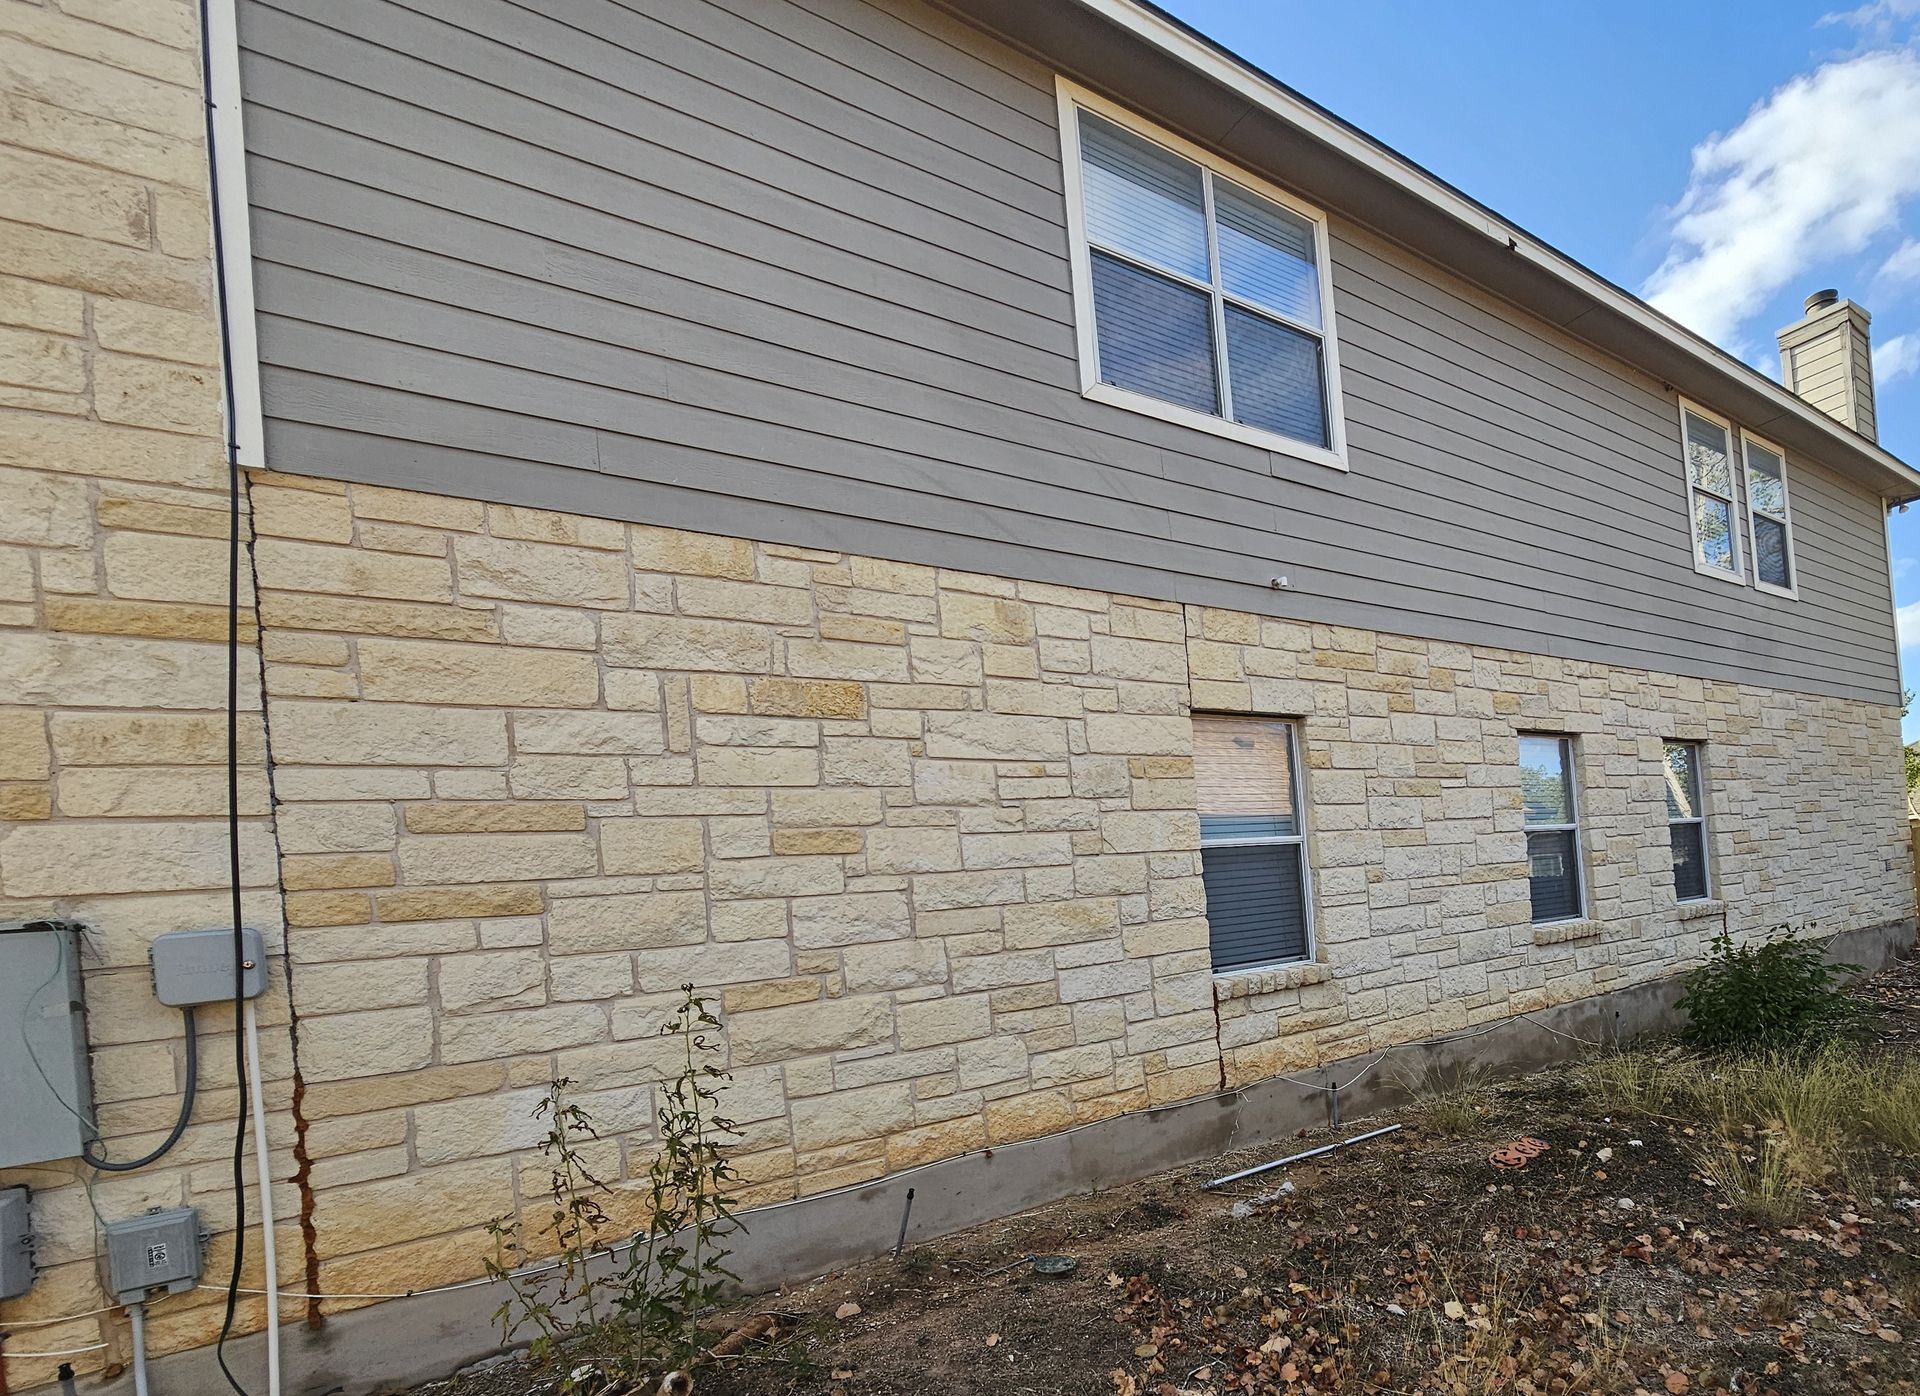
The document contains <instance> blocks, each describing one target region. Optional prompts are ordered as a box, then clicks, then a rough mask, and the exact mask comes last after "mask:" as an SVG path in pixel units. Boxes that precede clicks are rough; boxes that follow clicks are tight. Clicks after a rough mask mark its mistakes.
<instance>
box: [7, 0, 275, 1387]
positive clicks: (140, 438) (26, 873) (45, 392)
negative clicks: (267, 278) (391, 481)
mask: <svg viewBox="0 0 1920 1396" xmlns="http://www.w3.org/2000/svg"><path fill="white" fill-rule="evenodd" d="M200 93H201V86H200V75H199V34H198V27H197V19H196V13H195V10H194V7H193V6H192V5H191V4H188V3H181V2H180V0H112V2H111V3H109V2H108V0H57V3H46V4H34V3H25V4H22V3H9V4H6V5H4V6H0V920H12V919H16V918H23V917H34V916H43V915H46V914H48V913H58V914H61V915H65V916H69V917H72V918H74V919H77V920H81V921H84V922H85V923H86V924H87V925H88V927H89V930H88V934H87V937H86V943H85V954H84V959H83V963H84V966H85V970H86V996H87V1002H88V1008H89V1023H90V1026H91V1029H92V1039H93V1047H94V1051H93V1084H94V1100H95V1104H96V1107H97V1109H96V1114H97V1118H98V1121H99V1123H100V1126H101V1128H102V1130H103V1132H104V1134H105V1137H106V1149H107V1153H108V1155H109V1156H110V1157H118V1158H127V1157H130V1156H133V1155H134V1154H136V1153H141V1152H145V1151H146V1150H147V1149H148V1148H150V1147H151V1146H153V1145H154V1144H156V1143H158V1142H159V1138H160V1135H161V1134H162V1133H163V1132H164V1131H165V1130H166V1129H167V1128H168V1127H169V1126H170V1125H171V1124H172V1122H173V1118H174V1114H175V1112H176V1110H177V1109H178V1106H179V1091H180V1087H181V1084H182V1075H183V1072H184V1068H185V1063H184V1060H183V1056H182V1039H181V1032H180V1019H179V1016H178V1014H177V1013H176V1012H175V1011H174V1010H172V1009H168V1008H162V1007H161V1006H160V1005H158V1004H156V1003H155V1002H154V1000H153V994H152V989H151V985H150V979H149V973H148V969H147V949H146V947H147V943H148V941H149V940H151V939H152V937H153V936H155V935H157V934H159V933H161V932H163V931H169V930H178V929H185V928H190V927H199V926H219V925H226V924H229V923H230V922H231V919H232V917H231V913H230V912H229V910H228V898H227V893H226V891H225V890H224V889H225V888H226V885H227V836H226V822H225V817H224V816H225V812H226V775H225V769H224V763H225V757H226V718H225V693H226V648H225V643H224V642H225V639H226V632H227V616H226V600H227V545H226V538H227V489H226V466H225V457H224V452H223V449H222V443H221V440H220V428H221V422H220V377H219V372H218V369H217V368H216V367H215V364H216V360H217V349H218V343H219V340H218V332H217V327H216V318H215V312H214V300H213V290H214V287H213V271H212V263H211V233H210V229H209V223H208V208H207V189H206V149H205V143H204V141H203V139H202V121H203V113H202V106H201V96H200ZM254 628H255V627H254V616H253V611H252V606H251V603H250V601H249V602H248V603H247V606H246V611H245V614H244V616H243V625H242V640H243V644H244V646H245V648H244V649H243V651H242V655H241V659H242V671H241V704H242V708H243V712H242V717H241V750H242V760H243V763H244V765H243V778H242V787H241V792H242V802H243V803H242V811H243V814H244V815H245V828H244V842H243V849H244V859H243V864H242V870H243V880H244V882H245V885H246V887H247V889H248V892H247V895H246V899H245V903H244V906H245V910H246V914H247V916H248V919H249V920H250V921H251V922H252V923H253V924H255V925H258V926H260V927H262V928H263V929H264V930H265V931H266V932H267V933H268V943H269V944H270V945H272V946H273V947H275V949H276V950H277V948H278V946H279V942H280V909H279V907H280V899H279V893H278V889H277V887H276V881H277V878H276V859H275V854H274V850H273V843H272V831H271V827H270V821H269V819H268V794H267V781H266V777H265V771H264V765H263V748H262V741H261V725H260V708H261V698H260V676H259V659H258V653H257V650H256V648H255V638H254ZM49 968H51V966H49ZM261 1011H262V1017H263V1019H264V1021H265V1023H266V1024H267V1026H266V1027H265V1028H264V1029H263V1039H264V1041H263V1052H264V1056H265V1063H266V1075H267V1077H268V1101H269V1106H270V1109H271V1110H272V1111H273V1114H272V1118H271V1121H270V1123H271V1125H272V1130H273V1138H274V1141H275V1146H276V1153H275V1158H274V1163H275V1167H276V1170H277V1172H278V1173H279V1176H281V1177H283V1178H285V1177H289V1176H290V1175H291V1174H292V1172H293V1170H294V1163H293V1159H292V1155H291V1147H292V1142H293V1136H294V1132H293V1129H292V1125H291V1120H290V1117H289V1115H288V1114H287V1109H286V1107H287V1101H288V1096H289V1090H290V1083H291V1079H292V1070H291V1059H290V1051H289V1042H288V1037H287V1032H286V1027H285V1024H286V1018H287V1014H286V1003H285V996H284V984H283V982H282V981H281V980H280V978H279V975H278V972H277V962H276V975H275V986H274V989H273V991H272V993H271V994H270V996H269V998H268V999H267V1000H266V1001H265V1002H264V1003H263V1004H262V1008H261ZM223 1022H224V1023H231V1015H230V1014H223V1013H221V1012H219V1011H217V1010H202V1011H201V1012H200V1014H199V1023H200V1029H201V1034H202V1037H201V1047H202V1051H201V1063H202V1065H201V1072H202V1075H201V1080H202V1083H203V1085H204V1087H205V1089H204V1090H203V1091H202V1092H201V1095H200V1100H199V1105H198V1108H197V1110H196V1112H195V1115H194V1124H193V1126H192V1127H191V1128H190V1129H189V1130H188V1132H187V1134H186V1136H185V1138H184V1139H183V1140H182V1141H181V1143H180V1146H179V1147H178V1148H176V1149H175V1150H174V1151H173V1152H172V1153H171V1154H169V1155H168V1156H167V1158H166V1159H164V1160H163V1161H162V1162H161V1163H159V1164H157V1165H155V1166H154V1167H153V1168H150V1169H147V1170H144V1171H142V1172H140V1173H137V1174H129V1175H109V1174H100V1175H94V1174H93V1170H91V1169H89V1168H85V1167H83V1166H82V1165H81V1164H80V1163H79V1161H78V1160H70V1161H66V1162H61V1163H56V1164H49V1165H45V1166H40V1167H33V1168H16V1169H6V1170H0V1186H14V1185H17V1184H25V1185H27V1186H29V1187H31V1188H32V1189H33V1190H34V1199H33V1214H34V1223H35V1227H36V1230H37V1233H38V1237H37V1240H38V1252H37V1258H38V1261H39V1263H40V1265H41V1266H42V1270H41V1273H40V1277H39V1280H38V1282H37V1283H36V1284H35V1285H34V1287H33V1288H32V1290H31V1291H29V1292H28V1293H27V1294H26V1295H25V1296H24V1297H22V1298H20V1299H18V1300H14V1301H11V1302H9V1303H7V1304H5V1305H3V1306H0V1315H3V1316H0V1328H11V1329H12V1330H13V1331H12V1337H11V1341H10V1342H9V1343H8V1347H9V1348H10V1349H12V1350H13V1351H14V1352H22V1351H29V1352H31V1351H56V1350H62V1349H68V1348H74V1347H87V1348H89V1350H88V1351H85V1352H82V1353H80V1354H78V1355H77V1356H76V1357H75V1358H74V1364H75V1366H76V1367H77V1368H79V1370H81V1371H83V1372H85V1371H90V1370H94V1369H97V1368H100V1367H102V1366H104V1365H107V1364H108V1363H111V1362H113V1361H116V1360H123V1359H124V1358H125V1356H126V1353H127V1346H126V1329H125V1324H124V1321H122V1320H119V1319H113V1320H109V1321H106V1322H104V1323H103V1321H102V1319H100V1318H98V1317H90V1318H87V1319H84V1320H81V1321H79V1322H74V1323H66V1324H55V1325H49V1326H45V1327H20V1326H18V1325H22V1324H28V1323H37V1322H38V1321H40V1320H42V1319H45V1318H48V1317H54V1316H59V1315H64V1314H72V1313H78V1312H84V1311H86V1310H90V1309H94V1308H96V1307H98V1306H100V1305H101V1304H103V1303H105V1302H106V1300H105V1298H104V1296H103V1295H102V1293H101V1290H100V1286H99V1282H98V1275H97V1269H96V1265H95V1261H94V1247H95V1234H94V1216H93V1212H92V1210H91V1208H90V1206H89V1197H88V1192H87V1189H86V1187H85V1186H83V1184H82V1181H81V1180H82V1178H88V1179H90V1180H91V1201H92V1202H93V1203H94V1204H97V1206H98V1208H99V1210H100V1212H101V1214H103V1215H105V1216H108V1217H117V1216H125V1215H129V1214H131V1213H134V1212H138V1211H140V1210H142V1209H144V1208H146V1207H154V1206H177V1205H181V1204H183V1203H191V1204H193V1205H195V1206H198V1207H199V1208H201V1209H202V1215H203V1217H204V1218H205V1220H206V1221H207V1223H208V1224H209V1225H210V1226H211V1227H212V1229H213V1230H214V1231H215V1232H216V1233H217V1234H216V1237H215V1240H214V1243H213V1247H212V1250H211V1252H210V1256H209V1267H210V1269H211V1270H213V1271H215V1272H216V1273H218V1274H219V1275H220V1276H221V1277H223V1278H224V1273H225V1269H226V1266H227V1265H228V1263H229V1258H230V1256H231V1254H232V1251H231V1234H230V1230H229V1229H230V1227H231V1225H232V1216H233V1208H232V1202H231V1197H230V1194H229V1192H228V1173H227V1167H226V1164H225V1162H224V1160H225V1159H226V1157H227V1155H228V1151H229V1149H230V1148H231V1143H232V1134H233V1126H232V1119H233V1113H234V1108H235V1095H234V1091H233V1073H232V1060H233V1055H232V1040H233V1039H232V1037H231V1034H230V1031H229V1030H228V1029H226V1028H223V1026H222V1024H223ZM16 1048H17V1044H12V1045H9V1046H6V1047H0V1051H7V1052H12V1051H14V1050H16ZM5 1128H6V1121H4V1120H0V1129H5ZM283 1150H284V1151H285V1152H281V1151H283ZM277 1201H278V1203H279V1205H280V1208H281V1212H282V1217H283V1225H282V1227H281V1229H280V1244H281V1249H282V1252H283V1253H284V1254H289V1255H291V1256H292V1257H294V1262H293V1265H292V1269H291V1270H290V1272H289V1273H290V1276H291V1278H292V1279H293V1281H294V1282H295V1283H296V1285H297V1283H298V1280H299V1274H300V1272H299V1263H298V1257H299V1254H300V1245H299V1231H298V1227H297V1226H296V1225H293V1224H291V1223H290V1222H287V1221H285V1220H284V1219H285V1218H287V1217H290V1216H291V1214H292V1213H293V1212H294V1211H295V1210H297V1208H298V1205H299V1203H298V1194H297V1192H296V1190H295V1189H293V1188H291V1187H288V1188H284V1189H282V1190H281V1191H280V1192H279V1194H278V1196H277ZM247 1205H248V1210H249V1215H250V1216H253V1217H255V1218H256V1219H257V1217H258V1208H257V1206H256V1203H255V1200H254V1198H253V1197H252V1195H251V1191H249V1195H248V1202H247ZM250 1250H251V1251H252V1253H253V1254H254V1255H256V1256H257V1255H258V1253H259V1246H258V1238H257V1237H256V1238H255V1239H254V1241H253V1242H251V1243H250ZM259 1282H260V1281H259V1275H258V1267H257V1266H256V1267H255V1268H254V1271H253V1273H252V1275H251V1277H250V1278H248V1279H247V1280H246V1281H245V1283H247V1284H248V1285H250V1286H257V1285H258V1284H259ZM289 1312H290V1314H291V1315H292V1316H294V1317H297V1316H298V1312H299V1310H298V1306H297V1305H292V1306H289ZM219 1318H220V1296H219V1295H217V1294H214V1293H211V1292H208V1291H198V1292H195V1293H192V1294H187V1295H182V1296H178V1297H176V1298H173V1299H169V1300H168V1301H167V1302H166V1303H165V1304H163V1305H160V1306H158V1307H157V1308H156V1309H155V1312H154V1316H153V1324H152V1339H153V1344H154V1347H155V1348H156V1350H158V1351H166V1350H168V1349H170V1348H178V1347H185V1346H192V1345H196V1344H200V1343H204V1342H207V1341H210V1340H211V1338H212V1336H213V1333H214V1330H215V1329H216V1328H217V1326H218V1324H219ZM262 1322H264V1307H263V1305H262V1304H261V1303H260V1301H258V1300H249V1301H248V1302H246V1303H244V1304H243V1305H242V1307H241V1311H240V1329H241V1331H243V1332H244V1331H248V1330H250V1329H253V1328H257V1327H259V1326H260V1325H261V1323H262ZM103 1341H105V1342H107V1343H109V1344H110V1346H108V1347H105V1348H100V1347H92V1346H91V1345H95V1344H99V1343H101V1342H103ZM57 1366H58V1363H57V1362H56V1361H51V1360H48V1361H42V1360H36V1359H24V1358H18V1357H10V1358H8V1359H7V1363H6V1377H7V1380H8V1381H9V1382H11V1383H12V1386H13V1388H14V1389H16V1390H18V1389H21V1388H23V1387H26V1386H30V1385H34V1384H37V1383H40V1382H45V1381H49V1380H51V1379H52V1377H53V1375H54V1372H55V1369H56V1368H57Z"/></svg>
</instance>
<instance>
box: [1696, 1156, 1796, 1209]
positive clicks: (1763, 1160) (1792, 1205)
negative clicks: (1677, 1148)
mask: <svg viewBox="0 0 1920 1396" xmlns="http://www.w3.org/2000/svg"><path fill="white" fill-rule="evenodd" d="M1693 1162H1694V1166H1695V1167H1696V1168H1697V1169H1699V1171H1700V1176H1701V1177H1703V1178H1705V1179H1706V1180H1707V1181H1708V1182H1710V1183H1712V1184H1713V1186H1714V1189H1715V1191H1717V1192H1718V1193H1719V1194H1720V1195H1721V1196H1722V1197H1724V1198H1725V1199H1726V1200H1727V1201H1728V1202H1729V1203H1730V1204H1732V1205H1733V1206H1734V1207H1735V1208H1736V1209H1737V1210H1739V1211H1741V1212H1743V1213H1745V1214H1746V1215H1747V1216H1750V1217H1752V1218H1754V1219H1755V1220H1756V1221H1764V1222H1771V1223H1774V1224H1776V1225H1778V1224H1782V1223H1785V1222H1789V1221H1792V1220H1794V1219H1795V1218H1796V1217H1798V1216H1799V1215H1800V1213H1801V1211H1802V1210H1804V1208H1805V1206H1806V1197H1807V1195H1806V1189H1805V1187H1804V1186H1802V1184H1801V1182H1800V1180H1799V1179H1798V1178H1797V1177H1796V1176H1795V1172H1796V1169H1795V1165H1794V1161H1793V1158H1792V1156H1791V1151H1790V1149H1789V1146H1788V1145H1787V1144H1786V1143H1784V1142H1783V1141H1782V1140H1781V1139H1779V1138H1778V1137H1777V1136H1775V1135H1771V1134H1763V1135H1761V1136H1759V1138H1758V1139H1757V1140H1755V1141H1752V1142H1751V1143H1749V1142H1735V1141H1732V1140H1726V1139H1722V1140H1716V1141H1713V1142H1711V1143H1707V1144H1702V1145H1700V1146H1699V1147H1698V1148H1697V1149H1696V1150H1695V1151H1694V1154H1693Z"/></svg>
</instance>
